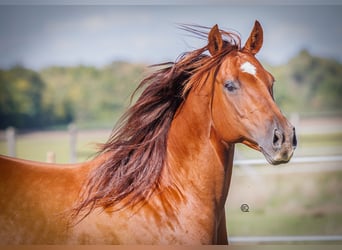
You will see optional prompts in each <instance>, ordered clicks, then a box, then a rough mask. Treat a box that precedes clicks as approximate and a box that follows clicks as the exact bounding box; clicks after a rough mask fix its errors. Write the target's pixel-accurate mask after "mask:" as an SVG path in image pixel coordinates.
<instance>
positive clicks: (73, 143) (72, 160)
mask: <svg viewBox="0 0 342 250" xmlns="http://www.w3.org/2000/svg"><path fill="white" fill-rule="evenodd" d="M68 130H69V136H70V163H75V162H76V160H77V159H76V158H77V156H76V142H77V127H76V125H75V124H74V123H71V124H69V126H68Z"/></svg>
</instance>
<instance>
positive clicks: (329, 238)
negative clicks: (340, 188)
mask: <svg viewBox="0 0 342 250" xmlns="http://www.w3.org/2000/svg"><path fill="white" fill-rule="evenodd" d="M229 242H230V243H231V244H261V243H264V244H265V243H267V244H280V243H301V242H306V243H308V242H312V243H317V242H321V243H324V242H325V243H328V242H334V243H339V244H341V243H342V235H308V236H251V237H238V236H236V237H229Z"/></svg>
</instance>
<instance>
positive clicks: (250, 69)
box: [240, 62, 256, 76]
mask: <svg viewBox="0 0 342 250" xmlns="http://www.w3.org/2000/svg"><path fill="white" fill-rule="evenodd" d="M240 69H241V70H242V72H246V73H248V74H251V75H253V76H255V74H256V67H255V66H254V65H253V64H251V63H250V62H245V63H243V64H242V65H241V67H240Z"/></svg>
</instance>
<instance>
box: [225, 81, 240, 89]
mask: <svg viewBox="0 0 342 250" xmlns="http://www.w3.org/2000/svg"><path fill="white" fill-rule="evenodd" d="M224 87H225V88H226V89H227V90H228V91H229V92H233V91H234V90H236V89H237V88H236V86H235V85H234V82H232V81H228V82H226V83H225V84H224Z"/></svg>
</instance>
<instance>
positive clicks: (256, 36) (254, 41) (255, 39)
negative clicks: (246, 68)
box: [242, 20, 264, 55]
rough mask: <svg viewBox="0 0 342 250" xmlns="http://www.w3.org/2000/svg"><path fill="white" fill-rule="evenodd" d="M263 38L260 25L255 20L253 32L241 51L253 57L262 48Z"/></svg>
mask: <svg viewBox="0 0 342 250" xmlns="http://www.w3.org/2000/svg"><path fill="white" fill-rule="evenodd" d="M263 36H264V35H263V30H262V27H261V24H260V23H259V22H258V21H257V20H256V21H255V23H254V27H253V30H252V32H251V34H250V35H249V38H248V40H247V42H246V44H245V46H244V47H243V49H242V50H243V51H246V52H249V53H252V54H253V55H255V54H256V53H258V52H259V50H260V49H261V47H262V42H263Z"/></svg>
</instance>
